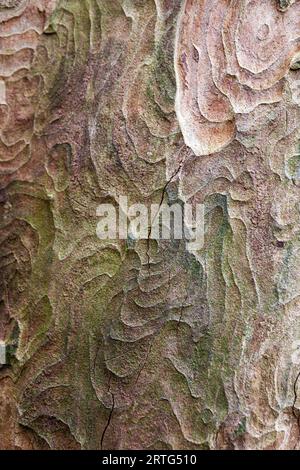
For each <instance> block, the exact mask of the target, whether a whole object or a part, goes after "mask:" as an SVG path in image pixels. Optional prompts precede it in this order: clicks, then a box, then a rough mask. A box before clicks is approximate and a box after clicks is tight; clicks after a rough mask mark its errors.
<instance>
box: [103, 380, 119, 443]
mask: <svg viewBox="0 0 300 470" xmlns="http://www.w3.org/2000/svg"><path fill="white" fill-rule="evenodd" d="M108 392H109V393H110V395H111V401H112V405H111V409H110V413H109V416H108V420H107V423H106V425H105V428H104V429H103V432H102V436H101V443H100V447H101V450H103V442H104V438H105V434H106V432H107V430H108V428H109V426H110V423H111V420H112V415H113V412H114V409H115V395H114V394H113V393H112V392H111V391H110V381H109V385H108Z"/></svg>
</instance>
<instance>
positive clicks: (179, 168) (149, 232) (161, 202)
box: [146, 157, 184, 274]
mask: <svg viewBox="0 0 300 470" xmlns="http://www.w3.org/2000/svg"><path fill="white" fill-rule="evenodd" d="M183 163H184V157H183V158H182V159H181V160H180V163H179V166H178V168H177V170H175V172H174V173H173V175H172V176H171V177H170V178H169V180H168V181H167V182H166V184H165V185H164V187H163V190H162V194H161V199H160V203H159V206H158V210H157V212H156V214H155V216H154V217H153V220H152V221H151V224H150V227H149V230H148V238H147V253H146V256H147V265H148V271H149V274H150V253H149V252H150V237H151V234H152V228H153V224H154V222H155V220H156V218H157V216H158V215H159V213H160V209H161V206H162V204H163V202H164V198H165V195H166V191H167V188H168V186H169V184H170V183H172V181H173V179H174V178H175V177H176V176H177V175H178V173H179V172H180V171H181V169H182V165H183Z"/></svg>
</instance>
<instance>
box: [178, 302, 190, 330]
mask: <svg viewBox="0 0 300 470" xmlns="http://www.w3.org/2000/svg"><path fill="white" fill-rule="evenodd" d="M187 299H188V294H186V296H185V299H184V301H183V303H182V305H181V310H180V316H179V318H178V322H177V328H176V335H178V333H179V326H180V323H181V321H182V318H183V311H184V309H185V307H186V305H184V304H185V303H186V301H187Z"/></svg>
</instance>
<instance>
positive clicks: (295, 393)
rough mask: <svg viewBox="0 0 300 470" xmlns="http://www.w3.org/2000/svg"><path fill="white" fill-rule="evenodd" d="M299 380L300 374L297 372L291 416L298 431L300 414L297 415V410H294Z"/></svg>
mask: <svg viewBox="0 0 300 470" xmlns="http://www.w3.org/2000/svg"><path fill="white" fill-rule="evenodd" d="M299 378H300V372H298V375H297V377H296V379H295V382H294V402H293V405H292V410H293V415H294V417H295V419H296V420H297V424H298V428H299V431H300V413H299V410H298V409H297V408H296V403H297V400H298V393H297V385H298V381H299Z"/></svg>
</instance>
